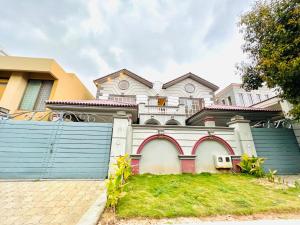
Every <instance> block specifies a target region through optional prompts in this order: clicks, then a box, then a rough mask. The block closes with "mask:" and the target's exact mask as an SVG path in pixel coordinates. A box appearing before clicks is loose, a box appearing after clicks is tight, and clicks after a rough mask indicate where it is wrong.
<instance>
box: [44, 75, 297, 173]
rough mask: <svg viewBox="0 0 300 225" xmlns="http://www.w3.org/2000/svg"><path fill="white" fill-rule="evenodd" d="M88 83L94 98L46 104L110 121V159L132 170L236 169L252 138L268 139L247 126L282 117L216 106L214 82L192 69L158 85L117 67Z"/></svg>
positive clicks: (252, 109) (250, 149)
mask: <svg viewBox="0 0 300 225" xmlns="http://www.w3.org/2000/svg"><path fill="white" fill-rule="evenodd" d="M94 83H95V85H96V86H97V99H96V100H92V101H90V100H87V101H48V102H47V106H48V107H49V108H51V109H52V110H56V111H59V110H60V109H64V110H66V109H67V110H68V111H74V112H77V113H78V114H80V113H82V112H90V113H92V114H94V115H96V114H97V115H98V117H97V118H98V121H101V119H100V118H102V121H108V122H112V123H113V134H112V142H111V152H110V154H111V155H110V163H111V164H113V163H114V162H115V160H116V157H118V156H119V155H124V154H129V155H130V156H131V159H132V167H133V170H134V173H153V174H170V173H171V174H173V173H175V174H176V173H201V172H214V173H218V172H230V171H232V170H236V169H237V164H238V163H239V160H240V156H241V155H242V154H244V153H246V154H248V155H254V156H256V155H258V154H257V150H256V145H255V141H256V139H257V140H258V143H260V142H261V138H266V137H268V136H263V137H260V130H259V137H258V138H257V137H254V136H252V132H253V131H252V129H260V128H253V127H255V126H256V124H259V123H261V122H262V121H263V122H264V123H266V122H267V121H268V122H270V123H273V122H274V121H277V120H281V119H284V114H283V113H282V110H281V109H277V108H262V107H245V106H233V105H223V104H220V105H216V104H214V92H215V91H216V90H217V86H216V85H213V84H211V83H209V82H208V81H205V80H203V79H202V78H200V77H198V76H196V75H194V74H192V73H188V74H185V75H183V76H180V77H178V78H176V79H174V80H172V81H170V82H167V83H165V84H162V83H159V82H154V83H152V82H150V81H148V80H145V79H144V78H142V77H140V76H138V75H136V74H134V73H133V72H130V71H128V70H125V69H123V70H120V71H117V72H115V73H112V74H109V75H107V76H104V77H101V78H99V79H96V80H95V81H94ZM99 105H101V107H99ZM129 106H130V107H131V108H130V110H129V108H128V107H129ZM107 112H109V113H107ZM105 116H106V119H103V118H104V117H105ZM262 129H263V128H262ZM268 131H273V130H272V129H271V130H268ZM283 131H284V129H283ZM262 134H263V133H262ZM277 134H278V132H275V134H274V135H277ZM268 135H269V134H268ZM288 135H290V137H289V138H290V140H291V145H292V146H293V151H294V152H293V154H295V157H298V158H299V160H300V154H299V153H298V152H297V148H298V145H295V143H293V142H295V141H296V139H295V137H294V136H292V135H291V134H290V133H288ZM279 145H280V144H279ZM274 148H275V146H274ZM275 152H276V151H275ZM259 153H260V154H264V153H261V152H259ZM297 154H298V155H297ZM271 155H272V154H271ZM216 157H217V158H218V160H221V161H222V160H228V163H227V165H229V166H228V167H226V166H225V167H222V166H224V165H221V166H218V165H217V164H218V162H216ZM274 157H277V156H274ZM220 158H222V159H220ZM283 163H284V161H283ZM221 164H222V163H221ZM271 166H273V165H271ZM283 166H284V165H283ZM270 168H273V167H270ZM297 168H298V167H296V169H297ZM290 170H293V171H295V168H294V167H293V168H290ZM283 171H284V170H283Z"/></svg>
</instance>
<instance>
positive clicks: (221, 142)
mask: <svg viewBox="0 0 300 225" xmlns="http://www.w3.org/2000/svg"><path fill="white" fill-rule="evenodd" d="M208 140H212V141H216V142H219V143H220V144H221V145H223V146H224V147H225V148H226V150H227V152H228V153H229V154H230V155H235V153H234V151H233V149H232V147H231V146H230V145H229V144H228V143H227V142H226V141H225V140H224V139H222V138H220V137H217V136H215V135H210V136H205V137H202V138H200V139H199V140H198V141H197V142H196V143H195V145H194V147H193V150H192V155H195V154H196V151H197V148H198V147H199V145H200V144H201V143H202V142H204V141H208Z"/></svg>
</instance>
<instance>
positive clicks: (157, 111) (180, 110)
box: [139, 103, 186, 116]
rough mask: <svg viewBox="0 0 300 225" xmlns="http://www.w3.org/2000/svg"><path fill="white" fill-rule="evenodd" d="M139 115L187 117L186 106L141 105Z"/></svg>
mask: <svg viewBox="0 0 300 225" xmlns="http://www.w3.org/2000/svg"><path fill="white" fill-rule="evenodd" d="M139 114H146V115H147V114H148V115H184V116H185V115H186V112H185V106H184V105H179V106H156V105H146V104H144V103H140V104H139Z"/></svg>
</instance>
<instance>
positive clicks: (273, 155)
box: [251, 128, 300, 174]
mask: <svg viewBox="0 0 300 225" xmlns="http://www.w3.org/2000/svg"><path fill="white" fill-rule="evenodd" d="M251 131H252V135H253V139H254V144H255V148H256V151H257V155H258V156H259V157H263V158H266V161H265V169H266V170H267V171H268V169H272V170H277V171H278V174H298V173H300V150H299V146H298V143H297V140H296V137H295V134H294V132H293V130H292V129H287V128H251Z"/></svg>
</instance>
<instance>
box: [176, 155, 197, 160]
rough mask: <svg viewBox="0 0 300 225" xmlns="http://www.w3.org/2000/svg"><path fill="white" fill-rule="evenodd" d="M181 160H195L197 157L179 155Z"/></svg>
mask: <svg viewBox="0 0 300 225" xmlns="http://www.w3.org/2000/svg"><path fill="white" fill-rule="evenodd" d="M178 158H179V159H181V160H182V159H185V160H195V158H196V155H178Z"/></svg>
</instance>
